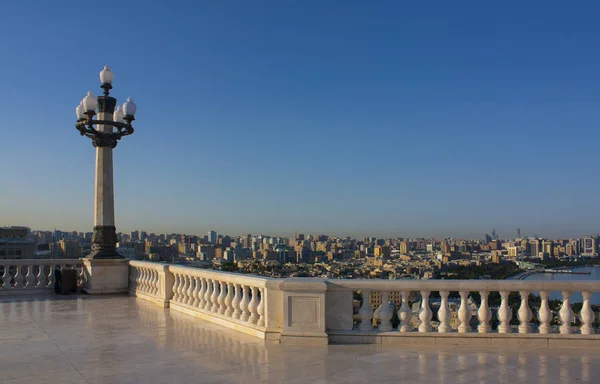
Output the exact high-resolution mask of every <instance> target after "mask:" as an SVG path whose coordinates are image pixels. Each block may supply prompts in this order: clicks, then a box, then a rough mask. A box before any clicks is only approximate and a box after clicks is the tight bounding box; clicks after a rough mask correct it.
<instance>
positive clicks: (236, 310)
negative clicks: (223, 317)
mask: <svg viewBox="0 0 600 384" xmlns="http://www.w3.org/2000/svg"><path fill="white" fill-rule="evenodd" d="M233 288H234V293H233V301H232V302H231V306H232V307H233V316H232V317H233V318H234V319H239V318H240V317H241V316H242V310H241V302H242V295H241V292H240V291H241V287H240V285H239V284H234V285H233Z"/></svg>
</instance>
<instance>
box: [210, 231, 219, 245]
mask: <svg viewBox="0 0 600 384" xmlns="http://www.w3.org/2000/svg"><path fill="white" fill-rule="evenodd" d="M208 242H209V243H211V244H217V232H215V231H208Z"/></svg>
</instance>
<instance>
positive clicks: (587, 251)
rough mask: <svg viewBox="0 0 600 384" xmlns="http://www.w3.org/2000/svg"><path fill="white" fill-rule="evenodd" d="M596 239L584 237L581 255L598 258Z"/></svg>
mask: <svg viewBox="0 0 600 384" xmlns="http://www.w3.org/2000/svg"><path fill="white" fill-rule="evenodd" d="M596 247H597V245H596V239H595V238H593V237H584V238H583V240H582V241H581V254H582V255H586V256H597V255H598V252H597V248H596Z"/></svg>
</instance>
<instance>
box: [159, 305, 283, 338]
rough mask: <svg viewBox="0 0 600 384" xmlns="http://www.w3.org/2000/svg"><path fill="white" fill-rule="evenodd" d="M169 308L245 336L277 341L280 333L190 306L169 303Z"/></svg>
mask: <svg viewBox="0 0 600 384" xmlns="http://www.w3.org/2000/svg"><path fill="white" fill-rule="evenodd" d="M169 308H170V309H171V310H174V311H177V312H181V313H185V314H187V315H191V316H194V317H197V318H199V319H202V320H206V321H209V322H211V323H215V324H218V325H221V326H223V327H226V328H229V329H233V330H235V331H238V332H242V333H245V334H247V335H251V336H255V337H258V338H259V339H263V340H279V334H280V331H273V330H271V331H269V330H267V328H266V327H261V326H258V325H256V324H250V323H248V322H245V321H240V320H237V319H233V318H231V317H227V316H223V315H219V314H218V313H214V312H209V311H205V310H203V309H199V308H197V307H193V306H191V305H187V304H181V303H177V302H171V303H170V305H169Z"/></svg>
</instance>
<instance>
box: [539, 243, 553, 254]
mask: <svg viewBox="0 0 600 384" xmlns="http://www.w3.org/2000/svg"><path fill="white" fill-rule="evenodd" d="M540 252H544V253H547V254H548V255H549V256H552V255H554V242H553V241H552V240H544V241H542V250H541V251H540Z"/></svg>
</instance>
